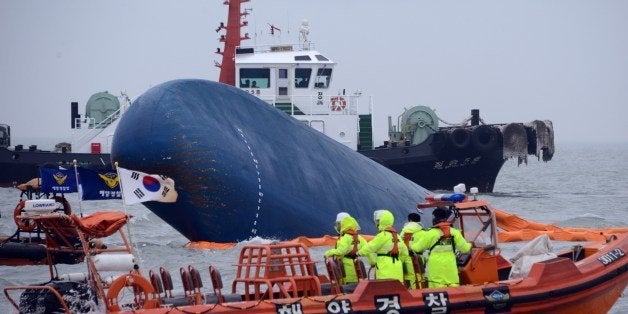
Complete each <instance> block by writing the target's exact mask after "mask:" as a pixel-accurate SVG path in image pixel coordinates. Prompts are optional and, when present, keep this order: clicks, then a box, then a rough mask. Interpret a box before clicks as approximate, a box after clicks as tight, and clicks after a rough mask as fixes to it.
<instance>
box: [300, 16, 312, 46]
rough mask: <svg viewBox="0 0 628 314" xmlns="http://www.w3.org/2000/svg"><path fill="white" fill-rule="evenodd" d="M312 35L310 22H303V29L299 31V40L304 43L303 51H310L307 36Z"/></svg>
mask: <svg viewBox="0 0 628 314" xmlns="http://www.w3.org/2000/svg"><path fill="white" fill-rule="evenodd" d="M309 34H310V22H308V21H307V20H303V21H301V28H300V29H299V39H300V40H301V41H302V43H303V50H309V49H310V41H309V39H308V38H307V36H308V35H309Z"/></svg>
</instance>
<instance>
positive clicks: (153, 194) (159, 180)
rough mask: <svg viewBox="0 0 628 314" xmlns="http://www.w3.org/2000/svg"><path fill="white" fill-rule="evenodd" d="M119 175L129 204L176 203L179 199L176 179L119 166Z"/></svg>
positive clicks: (125, 198) (125, 199) (126, 201)
mask: <svg viewBox="0 0 628 314" xmlns="http://www.w3.org/2000/svg"><path fill="white" fill-rule="evenodd" d="M118 176H119V178H120V182H121V183H122V195H123V196H124V203H125V204H127V205H132V204H137V203H142V202H148V201H157V202H164V203H174V202H176V201H177V196H178V194H177V191H176V190H175V189H174V180H172V179H170V178H168V177H165V176H161V175H155V174H146V173H143V172H139V171H135V170H128V169H124V168H121V167H118Z"/></svg>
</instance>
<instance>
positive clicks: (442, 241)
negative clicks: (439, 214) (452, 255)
mask: <svg viewBox="0 0 628 314" xmlns="http://www.w3.org/2000/svg"><path fill="white" fill-rule="evenodd" d="M432 228H438V229H440V231H441V232H442V233H443V235H441V236H440V238H439V239H438V240H437V241H436V242H435V243H434V245H432V247H430V251H432V249H434V247H436V246H437V245H446V244H448V243H447V242H450V243H451V248H452V250H455V248H456V246H455V244H454V238H453V237H452V236H451V223H450V222H448V221H443V222H439V223H437V224H435V225H434V226H433V227H432Z"/></svg>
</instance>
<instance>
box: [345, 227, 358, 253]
mask: <svg viewBox="0 0 628 314" xmlns="http://www.w3.org/2000/svg"><path fill="white" fill-rule="evenodd" d="M342 234H343V235H345V234H350V235H351V236H352V237H353V249H351V252H349V253H347V255H345V256H346V257H349V258H352V259H356V258H357V257H358V244H360V239H359V238H358V233H357V232H356V231H355V230H352V229H349V230H345V231H344V232H343V233H342Z"/></svg>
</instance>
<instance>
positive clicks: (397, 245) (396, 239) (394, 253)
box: [377, 227, 399, 263]
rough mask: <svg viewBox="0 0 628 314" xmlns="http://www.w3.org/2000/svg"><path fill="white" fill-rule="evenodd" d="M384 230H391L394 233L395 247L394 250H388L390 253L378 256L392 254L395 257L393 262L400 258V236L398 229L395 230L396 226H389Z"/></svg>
mask: <svg viewBox="0 0 628 314" xmlns="http://www.w3.org/2000/svg"><path fill="white" fill-rule="evenodd" d="M384 231H386V232H390V234H392V237H393V248H392V250H390V251H388V253H386V254H377V256H390V257H392V259H393V263H394V262H395V261H396V260H398V259H399V236H398V234H397V230H395V228H393V227H388V228H386V229H384Z"/></svg>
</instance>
